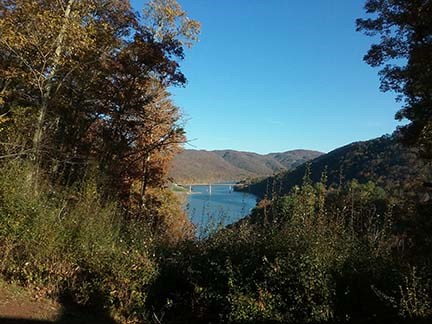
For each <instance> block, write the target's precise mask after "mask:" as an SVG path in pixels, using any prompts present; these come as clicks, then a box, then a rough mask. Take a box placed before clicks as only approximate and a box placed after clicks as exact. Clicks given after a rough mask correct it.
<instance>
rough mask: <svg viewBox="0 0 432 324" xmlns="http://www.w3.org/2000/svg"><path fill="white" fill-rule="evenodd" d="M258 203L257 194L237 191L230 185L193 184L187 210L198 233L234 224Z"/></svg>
mask: <svg viewBox="0 0 432 324" xmlns="http://www.w3.org/2000/svg"><path fill="white" fill-rule="evenodd" d="M255 205H256V196H255V195H252V194H249V193H244V192H236V191H233V190H232V186H229V185H212V186H208V185H199V186H198V185H197V186H192V193H191V194H190V195H189V196H188V203H187V205H186V210H187V212H188V215H189V218H190V219H191V221H192V223H194V224H195V225H197V227H198V234H199V235H201V234H202V233H203V231H204V230H208V229H209V228H210V229H211V228H215V227H218V226H226V225H228V224H232V223H234V222H236V221H238V220H239V219H241V218H243V217H245V216H247V215H249V213H250V211H251V209H252V208H254V207H255Z"/></svg>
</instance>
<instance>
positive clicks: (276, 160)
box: [170, 150, 323, 183]
mask: <svg viewBox="0 0 432 324" xmlns="http://www.w3.org/2000/svg"><path fill="white" fill-rule="evenodd" d="M322 154H323V153H321V152H317V151H310V150H292V151H287V152H282V153H270V154H265V155H262V154H257V153H252V152H241V151H235V150H216V151H205V150H184V151H183V152H182V153H180V154H178V155H177V156H176V157H175V158H174V161H173V162H172V168H171V170H170V177H172V178H173V179H174V181H176V182H178V183H202V182H221V181H237V180H242V179H245V178H256V177H261V178H262V177H266V176H269V175H272V174H274V173H279V172H282V171H286V170H290V169H293V168H295V167H297V166H299V165H301V164H303V163H305V162H307V161H310V160H312V159H314V158H316V157H318V156H320V155H322Z"/></svg>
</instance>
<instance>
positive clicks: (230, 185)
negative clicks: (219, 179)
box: [182, 183, 237, 195]
mask: <svg viewBox="0 0 432 324" xmlns="http://www.w3.org/2000/svg"><path fill="white" fill-rule="evenodd" d="M236 184H237V183H195V184H185V185H182V186H183V187H186V188H189V192H192V186H206V187H208V193H209V194H210V195H211V193H212V187H214V186H224V187H230V190H233V189H232V188H233V187H234V186H235V185H236Z"/></svg>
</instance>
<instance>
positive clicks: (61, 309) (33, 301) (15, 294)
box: [0, 280, 115, 324]
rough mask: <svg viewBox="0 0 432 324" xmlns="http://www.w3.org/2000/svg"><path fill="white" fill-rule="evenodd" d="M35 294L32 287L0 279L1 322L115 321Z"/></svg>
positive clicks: (79, 323)
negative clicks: (26, 287) (28, 287)
mask: <svg viewBox="0 0 432 324" xmlns="http://www.w3.org/2000/svg"><path fill="white" fill-rule="evenodd" d="M35 296H36V293H35V292H34V291H32V290H30V289H25V288H22V287H19V286H17V285H15V284H10V283H5V282H4V281H1V280H0V324H24V323H29V324H31V323H34V324H44V323H47V324H48V323H60V324H87V323H88V324H90V323H92V324H93V323H95V324H97V323H115V322H114V321H113V320H111V319H109V318H107V317H106V316H104V315H96V314H88V313H86V312H83V311H81V310H78V309H74V308H71V307H65V306H63V305H61V304H59V303H57V302H55V301H52V300H49V299H46V298H36V297H35Z"/></svg>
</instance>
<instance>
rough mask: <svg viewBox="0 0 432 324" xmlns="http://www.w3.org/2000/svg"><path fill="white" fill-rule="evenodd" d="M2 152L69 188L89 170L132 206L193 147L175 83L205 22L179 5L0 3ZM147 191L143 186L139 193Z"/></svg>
mask: <svg viewBox="0 0 432 324" xmlns="http://www.w3.org/2000/svg"><path fill="white" fill-rule="evenodd" d="M0 17H1V19H0V136H1V140H0V142H1V143H2V145H1V147H0V149H1V154H0V155H2V156H4V157H6V156H27V157H29V158H31V159H32V160H35V161H37V164H38V165H39V167H40V169H41V170H43V172H45V173H47V174H49V175H50V177H52V179H55V180H56V181H60V182H62V183H66V184H72V183H77V181H78V182H79V181H80V180H81V179H83V177H84V176H85V174H86V172H87V170H88V169H89V168H92V169H96V170H98V172H99V173H100V176H98V181H99V182H100V184H101V187H103V188H105V189H104V190H105V191H107V192H106V194H107V195H109V196H112V195H116V196H120V197H123V198H124V199H125V200H127V199H130V197H131V195H132V194H134V193H136V192H137V191H139V190H134V189H133V188H134V186H135V185H136V183H137V182H141V183H142V184H141V195H142V196H143V195H144V191H145V189H146V188H147V186H148V185H160V184H161V181H162V180H161V179H163V178H164V176H165V174H166V164H167V161H169V160H170V159H171V157H172V156H173V154H174V152H176V150H178V149H179V144H181V143H183V142H184V141H185V136H184V131H183V128H182V122H181V113H180V111H179V109H178V108H177V107H176V106H175V105H174V104H173V103H172V101H171V100H170V95H169V93H168V92H167V88H168V87H169V86H175V85H184V84H185V83H186V78H185V76H184V75H183V73H182V72H181V70H180V64H179V63H180V61H181V60H182V59H183V58H184V47H185V46H191V45H192V44H193V43H194V42H196V41H197V36H198V34H199V28H200V24H199V23H198V22H197V21H195V20H193V19H190V18H189V17H188V16H187V14H186V12H184V11H183V10H182V8H181V7H180V5H179V4H178V3H177V2H176V1H175V0H152V1H149V2H148V3H147V4H146V6H145V8H144V9H143V14H142V15H140V14H139V13H137V12H135V11H134V10H133V9H132V7H131V5H130V3H129V1H124V0H110V1H106V0H84V1H76V0H56V1H54V0H0ZM138 187H139V186H138Z"/></svg>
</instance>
